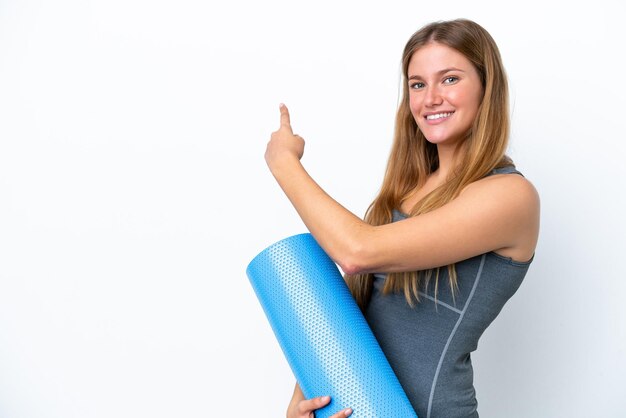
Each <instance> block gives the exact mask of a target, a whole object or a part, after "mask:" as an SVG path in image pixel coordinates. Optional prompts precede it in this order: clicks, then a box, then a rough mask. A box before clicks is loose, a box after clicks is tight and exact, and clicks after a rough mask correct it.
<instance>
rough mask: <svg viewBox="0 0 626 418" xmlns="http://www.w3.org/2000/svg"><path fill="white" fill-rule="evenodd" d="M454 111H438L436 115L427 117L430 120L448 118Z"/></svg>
mask: <svg viewBox="0 0 626 418" xmlns="http://www.w3.org/2000/svg"><path fill="white" fill-rule="evenodd" d="M453 113H454V112H449V113H437V114H436V115H428V116H426V119H428V120H433V119H441V118H447V117H448V116H450V115H451V114H453Z"/></svg>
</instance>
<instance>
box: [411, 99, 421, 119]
mask: <svg viewBox="0 0 626 418" xmlns="http://www.w3.org/2000/svg"><path fill="white" fill-rule="evenodd" d="M420 107H421V105H420V103H419V100H418V99H417V98H416V97H415V96H411V97H409V109H411V114H412V115H413V117H416V115H418V114H419V113H420Z"/></svg>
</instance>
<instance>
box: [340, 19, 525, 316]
mask: <svg viewBox="0 0 626 418" xmlns="http://www.w3.org/2000/svg"><path fill="white" fill-rule="evenodd" d="M432 42H437V43H440V44H443V45H446V46H448V47H450V48H452V49H454V50H456V51H458V52H460V53H461V54H463V55H464V56H465V57H466V58H467V59H468V60H469V61H470V62H471V63H472V64H473V65H474V67H475V68H476V70H477V71H478V75H479V76H480V80H481V83H482V87H483V98H482V101H481V104H480V107H479V110H478V114H477V116H476V119H475V121H474V123H473V125H472V127H471V128H470V130H469V132H468V133H467V137H466V138H465V140H464V141H461V142H460V144H459V149H457V151H460V153H459V154H460V158H461V159H460V161H459V164H458V165H457V166H456V167H455V169H454V171H453V172H452V173H451V175H450V176H449V177H448V178H447V179H446V181H445V182H444V184H442V185H441V186H439V187H438V188H437V189H435V190H433V191H432V192H430V193H429V194H428V195H426V196H425V197H424V198H423V199H421V200H420V201H419V202H418V203H417V204H416V205H415V206H414V207H413V208H412V210H411V211H410V213H409V215H410V216H418V215H421V214H424V213H427V212H430V211H432V210H434V209H437V208H439V207H441V206H443V205H445V204H446V203H448V202H450V201H451V200H453V199H454V198H456V197H457V196H458V195H459V193H460V192H461V190H462V189H463V188H464V187H465V186H467V185H469V184H470V183H472V182H475V181H476V180H479V179H481V178H483V177H485V176H486V175H487V174H488V173H489V172H490V171H492V170H493V169H495V168H499V167H504V166H507V165H512V161H511V160H510V159H509V158H508V157H507V156H506V155H505V151H506V148H507V145H508V136H509V107H508V85H507V79H506V73H505V71H504V67H503V65H502V59H501V58H500V52H499V51H498V47H497V45H496V43H495V42H494V40H493V38H492V37H491V35H489V33H488V32H487V31H486V30H485V29H484V28H483V27H481V26H480V25H478V24H477V23H475V22H472V21H470V20H466V19H458V20H452V21H446V22H434V23H430V24H428V25H426V26H424V27H423V28H422V29H420V30H418V31H417V32H415V33H414V34H413V36H411V38H410V39H409V41H408V42H407V44H406V46H405V48H404V53H403V54H402V76H403V85H404V87H403V96H402V101H401V103H400V105H399V108H398V112H397V115H396V128H395V133H394V139H393V145H392V149H391V154H390V156H389V160H388V162H387V169H386V172H385V177H384V179H383V184H382V186H381V189H380V192H379V194H378V196H377V197H376V198H375V199H374V201H373V202H372V203H371V204H370V206H369V208H368V209H367V212H366V214H365V221H366V222H367V223H369V224H370V225H383V224H387V223H389V222H391V221H392V211H393V209H399V208H400V205H401V203H402V202H403V200H404V199H405V198H406V197H407V196H408V195H409V194H410V193H411V192H412V191H413V190H415V189H416V188H420V187H422V186H423V185H424V183H425V182H426V179H427V178H428V176H429V175H430V174H431V173H433V172H434V171H435V170H437V168H438V167H439V157H438V154H437V146H436V145H435V144H432V143H430V142H429V141H427V140H426V138H425V137H424V135H423V134H422V133H421V131H420V130H419V129H418V127H417V123H416V122H415V119H414V118H413V115H412V114H411V110H410V108H409V86H408V81H407V79H408V66H409V62H410V60H411V57H412V56H413V54H414V53H415V51H417V50H418V49H419V48H421V47H423V46H425V45H427V44H429V43H432ZM447 267H448V277H449V281H450V288H451V289H453V291H454V290H455V289H457V276H456V270H455V268H454V264H451V265H449V266H447ZM439 270H440V267H437V268H435V269H429V270H424V271H413V272H402V273H390V274H389V275H387V279H386V280H385V286H384V288H383V292H384V293H390V292H394V293H397V292H403V293H404V296H405V298H406V300H407V302H408V303H409V304H410V305H413V304H414V303H415V301H417V302H419V301H420V298H419V290H420V288H421V287H422V286H428V283H429V282H430V280H431V279H433V277H434V285H435V295H436V294H437V288H438V284H439ZM345 279H346V282H347V283H348V286H349V287H350V290H351V291H352V294H353V295H354V297H355V299H356V300H357V303H358V304H359V306H361V308H362V309H363V308H364V307H365V306H366V305H367V302H368V301H369V298H370V295H371V288H372V283H373V275H372V274H356V275H347V276H346V277H345ZM453 294H454V292H453Z"/></svg>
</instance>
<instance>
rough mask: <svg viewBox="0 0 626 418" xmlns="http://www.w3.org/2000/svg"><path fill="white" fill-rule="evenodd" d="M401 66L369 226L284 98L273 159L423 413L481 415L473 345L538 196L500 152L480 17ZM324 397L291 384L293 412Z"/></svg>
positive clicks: (512, 282) (497, 103)
mask: <svg viewBox="0 0 626 418" xmlns="http://www.w3.org/2000/svg"><path fill="white" fill-rule="evenodd" d="M402 69H403V76H404V93H403V98H402V102H401V104H400V106H399V109H398V113H397V117H396V131H395V136H394V143H393V147H392V151H391V155H390V158H389V161H388V165H387V170H386V173H385V178H384V180H383V185H382V188H381V191H380V193H379V195H378V196H377V197H376V199H375V200H374V202H373V203H372V204H371V205H370V207H369V209H368V211H367V214H366V217H365V221H363V220H361V219H359V218H358V217H357V216H355V215H353V214H352V213H350V212H349V211H347V210H346V209H345V208H343V207H342V206H341V205H340V204H339V203H337V202H336V201H334V200H333V199H332V198H331V197H330V196H328V195H327V194H326V193H325V192H324V191H323V190H322V189H321V188H320V187H319V186H318V185H317V184H316V183H315V182H314V181H313V179H312V178H311V177H310V176H309V175H308V174H307V172H306V171H305V169H304V168H303V166H302V164H301V163H300V158H301V157H302V154H303V151H304V141H303V139H302V138H301V137H300V136H298V135H294V134H293V132H292V129H291V125H290V120H289V112H288V110H287V108H286V107H285V106H284V105H281V107H280V113H281V116H280V120H281V125H280V129H279V130H278V131H276V132H274V133H273V134H272V137H271V140H270V142H269V143H268V146H267V150H266V154H265V158H266V161H267V164H268V166H269V168H270V170H271V172H272V174H273V175H274V177H275V178H276V180H277V182H278V183H279V185H280V186H281V187H282V189H283V191H284V192H285V194H286V195H287V197H288V198H289V199H290V201H291V202H292V204H293V206H294V207H295V208H296V210H297V212H298V214H299V215H300V217H301V218H302V220H303V221H304V223H305V224H306V226H307V228H308V229H309V231H310V232H311V233H312V234H313V236H314V237H315V239H316V240H317V242H318V243H319V244H320V245H321V246H322V248H324V250H325V251H326V252H327V253H328V255H329V256H330V257H331V258H332V259H333V260H334V261H335V262H336V263H337V264H339V266H340V267H341V269H342V270H343V271H344V272H345V273H346V275H347V276H346V280H347V281H348V284H349V285H350V288H351V290H352V292H353V294H354V296H355V298H356V299H357V302H358V303H359V305H360V306H361V307H362V309H363V312H364V314H365V316H366V318H367V320H368V322H369V324H370V326H371V327H372V330H373V331H374V334H375V335H376V338H377V339H378V341H379V343H380V344H381V347H382V349H383V351H384V352H385V354H386V356H387V358H388V359H389V362H390V364H391V366H392V368H393V369H394V371H395V372H396V374H397V376H398V379H399V380H400V383H401V384H402V386H403V388H404V389H405V391H406V393H407V395H408V397H409V400H410V401H411V403H412V405H413V407H414V408H415V411H416V412H417V414H418V416H419V417H420V418H436V417H477V416H478V413H477V411H476V409H477V401H476V397H475V392H474V387H473V383H472V381H473V376H472V366H471V360H470V353H471V351H474V350H475V349H476V347H477V344H478V339H479V337H480V335H481V334H482V333H483V331H484V330H485V329H486V327H487V326H488V325H489V324H490V323H491V322H492V321H493V319H495V317H496V316H497V314H498V313H499V312H500V310H501V309H502V307H503V305H504V303H505V302H506V301H507V300H508V299H509V298H510V297H511V296H512V295H513V293H515V291H516V290H517V288H518V287H519V285H520V284H521V281H522V279H523V277H524V275H525V274H526V271H527V269H528V266H529V264H530V262H531V261H532V258H533V255H534V251H535V246H536V244H537V237H538V232H539V197H538V195H537V192H536V191H535V189H534V187H533V186H532V184H531V183H530V182H529V181H528V180H526V179H525V178H524V177H523V176H522V175H520V173H519V172H518V171H517V170H515V167H514V166H513V163H512V162H511V160H510V159H509V158H508V157H507V156H506V155H505V150H506V147H507V140H508V134H509V119H508V88H507V81H506V75H505V72H504V68H503V66H502V62H501V58H500V54H499V52H498V48H497V46H496V44H495V42H494V41H493V39H492V38H491V36H490V35H489V34H488V33H487V32H486V31H485V30H484V29H483V28H482V27H481V26H479V25H478V24H476V23H474V22H472V21H468V20H455V21H449V22H437V23H432V24H429V25H427V26H425V27H424V28H422V29H420V30H419V31H418V32H416V33H415V34H414V35H413V36H412V37H411V38H410V39H409V41H408V43H407V45H406V47H405V50H404V54H403V57H402ZM329 401H330V399H329V398H328V397H323V398H322V397H320V398H315V399H310V400H305V399H304V397H303V395H302V392H301V391H300V389H299V387H298V386H297V385H296V389H295V391H294V396H293V399H292V401H291V403H290V405H289V408H288V411H287V415H288V417H312V416H314V411H315V409H319V408H321V407H323V406H324V405H326V404H328V402H329ZM351 412H352V411H351V410H350V409H346V410H342V411H338V412H337V413H336V414H335V415H334V417H343V416H348V415H350V414H351Z"/></svg>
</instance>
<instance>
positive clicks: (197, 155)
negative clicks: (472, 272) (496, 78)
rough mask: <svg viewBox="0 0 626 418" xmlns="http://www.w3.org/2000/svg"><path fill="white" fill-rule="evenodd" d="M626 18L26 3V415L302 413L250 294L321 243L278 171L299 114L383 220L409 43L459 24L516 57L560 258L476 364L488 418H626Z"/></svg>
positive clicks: (547, 261) (22, 88) (22, 130)
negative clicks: (279, 146) (259, 277)
mask: <svg viewBox="0 0 626 418" xmlns="http://www.w3.org/2000/svg"><path fill="white" fill-rule="evenodd" d="M624 15H625V13H624V6H623V4H622V2H619V1H617V0H614V1H611V0H598V1H593V2H577V1H565V0H560V1H541V2H539V1H518V2H516V3H503V2H501V1H493V2H487V1H482V2H481V1H475V2H468V1H448V2H423V1H422V2H419V1H410V2H409V1H403V2H388V3H387V4H385V5H383V4H382V3H380V2H364V1H360V2H356V1H354V2H336V1H328V2H327V1H321V2H319V1H318V2H307V3H302V4H298V3H297V2H292V1H278V0H268V1H264V2H254V1H246V2H231V3H228V5H225V4H220V5H219V6H217V5H213V4H212V3H211V2H207V1H189V0H183V1H176V2H174V1H154V0H151V1H148V0H145V1H142V0H107V1H105V0H88V1H85V0H58V1H54V2H52V1H43V0H40V1H37V0H21V1H17V0H16V1H12V0H0V417H2V418H22V417H24V418H27V417H28V418H39V417H41V418H44V417H45V418H56V417H59V418H70V417H80V418H88V417H89V418H91V417H151V418H157V417H173V416H181V417H182V416H185V417H216V416H240V417H243V416H256V417H268V418H270V417H277V416H284V410H285V408H286V405H287V402H288V400H289V398H290V395H291V390H292V386H293V377H292V375H291V372H290V370H289V368H288V366H287V364H286V362H285V360H284V358H283V355H282V353H281V351H280V348H279V346H278V344H277V343H276V340H275V338H274V336H273V334H272V332H271V329H270V327H269V325H268V323H267V321H266V319H265V317H264V315H263V312H262V310H261V308H260V305H259V304H258V302H257V300H256V297H255V296H254V294H253V292H252V289H251V287H250V285H249V282H248V279H247V277H246V276H245V268H246V266H247V263H248V262H249V261H250V260H251V259H252V257H253V256H254V255H256V254H257V253H258V252H259V251H261V250H262V249H263V248H265V247H266V246H267V245H269V244H271V243H273V242H275V241H277V240H279V239H281V238H284V237H287V236H289V235H293V234H296V233H301V232H305V229H304V226H303V224H302V223H301V221H300V220H299V218H298V217H297V215H296V213H295V211H294V210H293V209H292V208H291V207H290V205H289V203H288V201H287V199H286V198H285V197H284V196H283V195H282V194H281V192H280V190H279V188H278V186H277V185H276V184H275V183H274V181H273V179H272V177H271V175H270V174H269V172H268V170H267V169H266V167H265V163H264V160H263V152H264V148H265V144H266V142H267V140H268V138H269V135H270V133H271V131H273V130H275V129H276V128H277V127H278V103H279V102H281V101H284V102H285V103H287V104H288V105H289V106H290V108H291V111H292V123H293V126H294V129H295V130H296V132H297V133H299V134H301V135H302V136H304V137H305V139H306V140H307V149H306V152H305V156H304V159H303V162H304V164H305V167H307V169H308V170H309V171H310V173H311V174H312V175H313V177H314V178H315V179H316V180H317V181H318V182H319V183H320V184H321V185H322V186H323V187H324V188H325V189H326V190H327V191H328V192H329V193H330V194H331V195H332V196H333V197H335V198H336V199H337V200H338V201H339V202H341V203H342V204H344V205H345V206H346V207H347V208H348V209H350V210H352V211H353V212H355V213H357V214H359V215H360V216H362V215H363V213H364V211H365V209H366V207H367V205H368V203H369V202H370V201H371V199H372V198H373V197H374V195H375V193H376V192H377V189H378V187H379V185H380V182H381V180H382V173H383V170H384V165H385V162H386V158H387V153H388V151H389V147H390V141H391V137H392V132H393V121H394V113H395V109H396V104H397V100H398V91H399V81H400V66H399V61H400V55H401V52H402V48H403V47H404V43H405V42H406V40H407V39H408V38H409V37H410V35H411V34H412V33H413V32H414V31H415V30H417V29H418V28H419V27H421V26H422V25H424V24H426V23H428V22H431V21H433V20H441V19H451V18H456V17H466V18H470V19H473V20H475V21H477V22H478V23H480V24H482V25H483V26H484V27H485V28H486V29H487V30H489V32H490V33H491V34H492V35H493V37H494V38H495V39H496V41H497V42H498V44H499V46H500V49H501V53H502V56H503V59H504V63H505V66H506V68H507V70H508V74H509V78H510V85H511V98H512V101H511V103H512V140H511V148H510V155H511V156H512V157H513V159H514V160H515V162H516V163H517V165H518V167H519V169H520V170H521V171H522V172H523V173H524V174H525V175H526V176H527V178H529V179H530V180H531V181H532V182H533V183H534V184H535V186H536V187H537V189H538V190H539V193H540V195H541V198H542V228H541V237H540V242H539V246H538V249H537V254H536V258H535V261H534V263H533V265H532V266H531V269H530V271H529V273H528V275H527V277H526V280H525V282H524V283H523V285H522V287H521V288H520V290H519V291H518V293H517V294H516V295H515V297H514V298H513V299H512V300H511V301H510V302H509V303H508V305H507V306H506V307H505V309H504V310H503V312H502V314H501V315H500V317H499V318H498V319H497V320H496V321H495V322H494V324H493V325H492V326H491V327H490V328H489V329H488V330H487V332H486V333H485V335H484V337H483V339H482V340H481V343H480V346H479V350H478V351H477V352H476V353H475V355H474V356H473V360H474V369H475V384H476V388H477V393H478V400H479V412H480V413H481V416H484V417H504V416H506V417H568V418H573V417H590V416H596V417H607V418H608V417H620V416H623V414H624V410H625V409H626V400H625V397H624V393H626V327H625V326H624V319H625V318H626V305H625V304H624V302H623V301H624V294H625V293H626V284H625V283H626V280H625V278H624V268H623V265H624V259H625V257H624V249H625V247H624V236H626V226H625V224H626V223H625V222H624V218H623V214H624V213H626V203H625V198H624V190H625V186H624V183H626V176H625V175H624V171H623V170H624V145H623V142H624V140H625V139H626V138H625V135H624V113H625V112H624V111H625V110H626V109H625V107H624V105H623V103H624V97H626V94H625V93H626V89H625V83H624V80H623V79H624V77H623V73H624V63H623V41H624V40H625V39H626V30H625V29H624V26H625V25H624V23H623V21H624ZM620 56H621V57H622V58H620Z"/></svg>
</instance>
